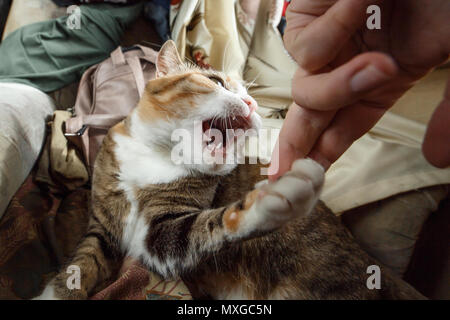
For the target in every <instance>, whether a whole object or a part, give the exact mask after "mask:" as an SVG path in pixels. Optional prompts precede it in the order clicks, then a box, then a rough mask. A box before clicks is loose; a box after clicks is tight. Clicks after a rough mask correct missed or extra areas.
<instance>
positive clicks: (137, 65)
mask: <svg viewBox="0 0 450 320" xmlns="http://www.w3.org/2000/svg"><path fill="white" fill-rule="evenodd" d="M126 60H127V63H128V65H129V66H130V69H131V71H132V72H133V76H134V81H135V82H136V87H137V89H138V93H139V97H142V95H143V94H144V89H145V79H144V72H143V71H142V66H141V61H140V60H139V57H137V56H134V57H131V58H127V59H126Z"/></svg>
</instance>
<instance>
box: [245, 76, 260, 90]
mask: <svg viewBox="0 0 450 320" xmlns="http://www.w3.org/2000/svg"><path fill="white" fill-rule="evenodd" d="M260 74H261V71H259V72H258V74H257V75H256V76H255V78H254V79H253V80H252V82H250V83H248V84H247V86H246V87H245V90H247V91H248V89H250V87H251V86H252V85H253V84H254V83H255V81H256V79H258V77H259V75H260Z"/></svg>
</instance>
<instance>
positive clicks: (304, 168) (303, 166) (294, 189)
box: [255, 159, 324, 229]
mask: <svg viewBox="0 0 450 320" xmlns="http://www.w3.org/2000/svg"><path fill="white" fill-rule="evenodd" d="M323 183H324V170H323V168H322V166H321V165H319V164H318V163H317V162H315V161H314V160H311V159H299V160H296V161H295V162H294V163H293V165H292V168H291V170H290V171H288V172H287V173H285V174H284V175H283V176H282V177H281V178H280V179H279V180H277V181H276V182H274V183H269V184H265V185H263V186H262V187H261V189H260V190H261V191H260V192H259V194H258V201H256V202H255V209H256V214H257V215H259V216H261V217H264V219H265V220H266V221H265V224H264V226H263V227H265V228H268V229H274V228H278V227H280V226H281V225H283V224H284V223H285V222H286V221H288V220H291V219H294V218H296V217H301V216H305V215H308V214H309V213H310V212H311V211H312V209H313V208H314V206H315V205H316V203H317V201H318V200H319V196H320V192H321V190H322V186H323Z"/></svg>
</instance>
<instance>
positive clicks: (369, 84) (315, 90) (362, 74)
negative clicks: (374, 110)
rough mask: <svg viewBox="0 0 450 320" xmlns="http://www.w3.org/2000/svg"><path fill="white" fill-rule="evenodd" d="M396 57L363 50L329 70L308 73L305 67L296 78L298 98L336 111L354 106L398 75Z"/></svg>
mask: <svg viewBox="0 0 450 320" xmlns="http://www.w3.org/2000/svg"><path fill="white" fill-rule="evenodd" d="M397 72H398V68H397V66H396V64H395V62H394V60H393V59H392V58H391V57H390V56H388V55H386V54H384V53H377V52H369V53H363V54H361V55H359V56H356V57H355V58H353V59H352V60H350V61H349V62H347V63H346V64H344V65H342V66H340V67H338V68H336V69H334V70H332V71H331V72H329V73H321V74H315V75H309V76H305V75H304V72H303V71H302V69H299V71H298V72H296V74H295V76H294V79H293V81H292V96H293V98H294V101H295V102H296V103H297V104H298V105H300V106H302V107H305V108H309V109H315V110H332V109H338V108H341V107H343V106H347V105H350V104H352V103H354V102H355V101H357V100H358V99H359V98H361V97H362V96H363V95H364V94H366V93H367V92H369V91H371V90H373V89H376V88H378V87H380V86H382V85H384V84H386V83H387V82H388V81H390V80H392V78H394V77H395V76H396V75H397Z"/></svg>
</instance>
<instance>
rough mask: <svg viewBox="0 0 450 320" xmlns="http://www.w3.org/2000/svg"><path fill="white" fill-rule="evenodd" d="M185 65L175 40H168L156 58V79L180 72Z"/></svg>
mask: <svg viewBox="0 0 450 320" xmlns="http://www.w3.org/2000/svg"><path fill="white" fill-rule="evenodd" d="M182 65H183V61H181V58H180V55H179V54H178V50H177V46H176V45H175V42H174V41H173V40H167V41H166V42H165V43H164V44H163V46H162V47H161V49H160V50H159V53H158V57H157V58H156V77H163V76H165V75H167V74H169V73H170V72H171V71H174V70H179V69H180V67H181V66H182Z"/></svg>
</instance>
